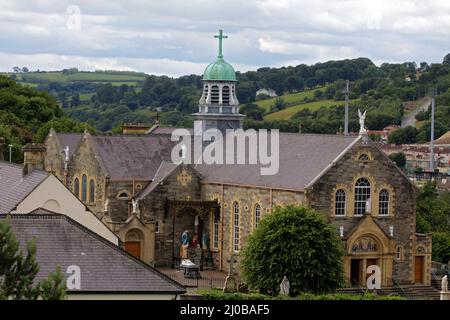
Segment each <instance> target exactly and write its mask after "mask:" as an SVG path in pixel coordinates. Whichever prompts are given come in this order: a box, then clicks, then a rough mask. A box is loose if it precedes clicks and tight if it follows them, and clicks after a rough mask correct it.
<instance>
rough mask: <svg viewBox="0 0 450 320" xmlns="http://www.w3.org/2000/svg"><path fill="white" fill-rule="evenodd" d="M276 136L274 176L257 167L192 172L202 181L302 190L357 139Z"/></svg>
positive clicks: (203, 167) (227, 166) (205, 168)
mask: <svg viewBox="0 0 450 320" xmlns="http://www.w3.org/2000/svg"><path fill="white" fill-rule="evenodd" d="M279 137H280V140H279V171H278V173H277V174H275V175H261V172H260V168H261V166H260V165H242V164H241V165H239V164H234V165H231V164H221V165H217V164H215V165H206V164H201V165H197V166H195V169H196V170H197V171H198V172H199V173H200V175H201V177H202V180H203V181H204V182H210V183H224V184H235V185H246V186H261V187H269V188H275V189H277V188H279V189H288V190H304V189H305V188H306V187H307V186H308V184H310V183H311V182H312V181H313V180H314V179H315V178H316V177H318V176H319V175H320V174H321V173H322V172H323V171H324V170H325V169H327V167H328V166H329V165H330V164H332V163H333V162H334V161H336V160H337V159H338V158H339V156H341V155H342V153H344V152H345V150H346V149H347V148H349V147H351V145H352V144H353V143H354V142H356V141H357V139H359V137H358V136H343V135H325V134H298V133H280V136H279ZM224 145H225V143H224Z"/></svg>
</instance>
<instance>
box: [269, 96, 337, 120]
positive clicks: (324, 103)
mask: <svg viewBox="0 0 450 320" xmlns="http://www.w3.org/2000/svg"><path fill="white" fill-rule="evenodd" d="M334 105H336V106H343V105H344V101H334V100H320V101H314V102H309V103H304V104H299V105H296V106H292V107H289V108H286V109H284V110H281V111H278V112H274V113H271V114H268V115H267V116H265V117H264V120H289V119H290V118H291V117H292V116H293V115H294V114H296V113H297V112H299V111H300V110H303V109H309V110H311V111H314V110H317V109H319V108H320V107H331V106H334Z"/></svg>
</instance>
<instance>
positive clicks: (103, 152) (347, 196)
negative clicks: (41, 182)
mask: <svg viewBox="0 0 450 320" xmlns="http://www.w3.org/2000/svg"><path fill="white" fill-rule="evenodd" d="M217 37H218V38H219V43H220V46H219V54H218V57H217V59H216V60H215V61H214V62H212V63H211V64H210V65H208V66H207V68H206V69H205V72H204V74H203V83H204V86H203V92H202V94H201V97H200V101H199V110H198V112H197V113H195V114H193V118H194V129H193V130H192V129H189V130H190V132H193V133H194V135H201V134H203V133H204V132H205V131H206V130H207V129H209V128H216V129H218V130H219V131H220V132H222V133H224V136H226V130H227V129H239V128H242V122H243V119H244V117H245V116H244V115H241V114H240V113H239V102H238V99H237V96H236V90H237V81H236V74H235V71H234V69H233V67H232V66H231V65H230V64H229V63H227V62H226V61H225V60H224V58H223V54H222V39H223V38H224V37H225V36H223V34H222V32H220V34H219V36H217ZM174 129H175V128H167V127H155V128H152V129H150V130H148V132H146V133H144V134H123V135H91V134H89V133H87V132H86V133H84V134H67V133H57V132H55V131H54V130H51V131H50V133H49V135H48V136H47V138H46V140H45V143H44V145H45V147H46V152H45V155H44V157H45V159H44V163H45V169H46V170H47V171H49V172H53V173H54V174H55V175H56V176H57V177H58V178H59V179H60V180H61V181H63V182H64V183H65V184H66V186H67V187H68V188H69V189H70V190H72V191H73V193H74V194H75V195H76V196H78V197H79V198H80V200H81V201H82V202H84V203H85V204H86V206H88V207H89V208H90V209H91V210H92V211H93V212H94V213H96V215H97V216H98V217H99V218H101V219H102V220H103V221H104V223H106V224H107V225H108V226H109V227H110V229H111V230H112V231H113V232H115V233H116V235H117V236H118V237H119V238H120V240H121V241H122V243H123V245H124V247H125V249H126V250H127V251H129V252H130V253H131V254H133V255H135V256H136V257H138V258H140V259H142V260H144V261H145V262H147V263H150V264H152V265H155V266H172V267H175V266H177V265H178V264H179V263H180V259H181V256H182V255H183V252H182V250H183V247H182V234H184V235H188V237H187V238H188V239H189V245H188V248H187V255H188V257H189V258H190V259H191V260H192V261H194V262H195V263H198V264H200V265H201V267H202V268H203V269H206V268H214V269H217V270H223V271H228V270H229V263H230V261H231V259H233V260H236V261H237V263H238V264H239V253H240V252H241V250H242V248H243V247H244V246H245V243H246V239H247V237H248V235H249V234H251V233H252V231H253V230H254V229H256V228H257V227H258V224H259V222H260V221H261V220H262V219H264V217H265V216H267V215H270V214H271V213H272V211H273V210H274V208H275V207H276V206H285V205H289V204H294V205H304V206H309V207H311V208H314V209H316V210H317V211H319V212H321V213H322V214H324V215H325V216H326V217H327V219H328V221H329V223H330V224H332V225H333V226H335V228H336V233H337V234H338V235H339V236H340V237H341V239H342V242H343V246H344V248H345V252H346V254H345V257H344V271H345V278H346V281H347V285H349V286H350V285H354V284H355V285H362V286H364V285H365V280H366V277H367V275H366V270H367V267H368V266H370V265H374V264H375V265H378V266H379V267H380V268H381V273H382V286H392V285H394V284H416V283H417V284H419V283H420V284H425V285H429V284H430V268H431V238H430V237H429V236H428V235H423V234H417V233H416V231H415V227H416V207H415V206H416V205H415V197H416V190H415V187H414V186H413V184H412V183H411V182H410V181H409V179H408V178H407V177H406V176H405V175H404V174H403V172H402V171H401V170H400V169H399V168H397V167H396V165H395V164H394V163H393V162H392V161H391V160H390V159H389V158H388V157H387V156H386V155H385V154H384V153H383V152H382V151H381V150H380V149H379V148H378V147H377V146H376V145H375V144H374V143H373V142H372V141H370V139H368V137H367V135H365V134H360V135H358V136H345V135H324V134H301V133H280V134H279V170H278V173H276V174H275V175H266V176H264V175H261V174H260V167H259V166H257V165H246V164H242V165H241V164H213V165H207V164H175V163H173V162H172V161H171V152H172V148H173V147H174V145H175V144H176V143H175V142H173V141H171V133H172V131H173V130H174ZM213 143H215V142H213ZM185 238H186V237H185Z"/></svg>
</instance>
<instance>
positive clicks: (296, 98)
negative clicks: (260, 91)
mask: <svg viewBox="0 0 450 320" xmlns="http://www.w3.org/2000/svg"><path fill="white" fill-rule="evenodd" d="M317 90H325V88H318V89H313V90H305V91H302V92H296V93H289V94H284V95H282V96H279V97H275V98H270V99H266V100H260V101H257V102H256V104H257V105H258V106H260V107H261V108H263V109H264V110H266V112H269V111H270V107H271V106H273V105H274V104H275V102H276V101H277V99H280V98H281V99H283V102H284V103H285V104H287V105H291V104H300V103H302V102H304V101H305V99H312V98H314V92H316V91H317Z"/></svg>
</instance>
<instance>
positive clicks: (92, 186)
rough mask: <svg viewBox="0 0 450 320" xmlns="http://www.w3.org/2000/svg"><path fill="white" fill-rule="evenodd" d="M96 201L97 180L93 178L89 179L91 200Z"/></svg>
mask: <svg viewBox="0 0 450 320" xmlns="http://www.w3.org/2000/svg"><path fill="white" fill-rule="evenodd" d="M94 201H95V182H94V179H91V181H89V202H91V203H92V202H94Z"/></svg>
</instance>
